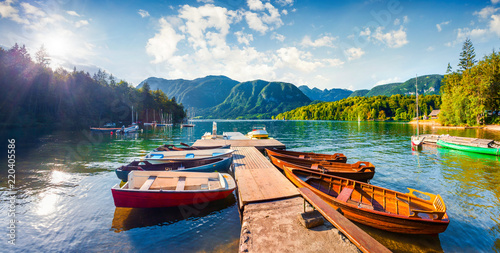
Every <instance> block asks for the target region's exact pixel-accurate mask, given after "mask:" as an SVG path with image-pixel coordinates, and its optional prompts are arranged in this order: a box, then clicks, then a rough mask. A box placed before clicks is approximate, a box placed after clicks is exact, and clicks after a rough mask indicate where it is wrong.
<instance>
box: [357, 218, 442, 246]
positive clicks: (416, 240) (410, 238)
mask: <svg viewBox="0 0 500 253" xmlns="http://www.w3.org/2000/svg"><path fill="white" fill-rule="evenodd" d="M356 225H358V226H359V227H360V228H362V229H363V230H364V231H365V232H367V233H368V234H369V235H371V236H372V237H373V238H375V239H376V240H377V241H379V242H380V243H382V244H383V245H385V246H386V247H387V248H389V249H390V250H391V251H392V252H443V248H442V247H441V241H440V240H439V236H437V235H405V234H397V233H391V232H388V231H384V230H380V229H376V228H372V227H369V226H366V225H363V224H360V223H356Z"/></svg>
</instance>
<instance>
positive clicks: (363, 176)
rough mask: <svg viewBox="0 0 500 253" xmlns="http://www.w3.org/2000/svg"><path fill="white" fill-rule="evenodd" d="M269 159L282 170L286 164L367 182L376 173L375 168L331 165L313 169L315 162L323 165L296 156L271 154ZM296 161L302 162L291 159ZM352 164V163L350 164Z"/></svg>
mask: <svg viewBox="0 0 500 253" xmlns="http://www.w3.org/2000/svg"><path fill="white" fill-rule="evenodd" d="M269 159H271V162H272V163H273V164H274V165H275V166H276V167H278V168H280V169H281V170H284V166H288V167H292V168H296V169H305V170H312V171H316V172H323V173H326V174H329V175H334V176H338V177H343V178H349V179H353V180H358V181H363V182H367V181H368V180H370V179H372V178H373V176H374V175H375V169H374V168H373V169H371V168H370V169H367V170H365V171H353V170H347V169H340V168H339V169H335V167H331V166H326V165H325V166H324V168H325V170H324V171H322V170H320V169H311V166H312V165H313V164H315V163H316V164H318V163H319V164H320V165H322V164H321V163H320V162H319V161H311V160H305V161H304V160H303V159H298V158H297V159H295V158H283V157H275V156H273V155H269ZM290 160H291V161H294V160H295V161H296V162H301V163H300V164H298V163H293V162H291V161H290ZM330 164H335V163H330ZM338 164H339V165H342V166H345V167H347V164H344V163H338ZM349 165H351V164H349Z"/></svg>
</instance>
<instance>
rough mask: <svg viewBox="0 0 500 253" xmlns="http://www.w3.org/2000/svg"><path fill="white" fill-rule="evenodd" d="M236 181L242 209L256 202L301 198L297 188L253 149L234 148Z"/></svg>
mask: <svg viewBox="0 0 500 253" xmlns="http://www.w3.org/2000/svg"><path fill="white" fill-rule="evenodd" d="M234 149H235V150H236V151H235V152H234V154H233V162H234V166H235V179H236V181H237V183H238V193H239V195H240V196H239V197H240V207H242V206H244V205H246V204H249V203H255V202H262V201H269V200H276V199H283V198H290V197H294V196H299V193H298V192H297V190H296V188H295V186H294V185H293V184H292V183H290V181H288V179H286V177H284V176H283V175H282V174H281V173H280V172H279V171H278V170H277V169H276V168H275V167H274V165H272V164H271V162H269V160H267V159H266V158H265V157H264V155H262V154H261V153H260V152H259V151H258V150H257V149H255V148H253V147H234Z"/></svg>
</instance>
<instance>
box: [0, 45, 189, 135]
mask: <svg viewBox="0 0 500 253" xmlns="http://www.w3.org/2000/svg"><path fill="white" fill-rule="evenodd" d="M35 61H36V62H34V61H33V60H32V59H31V57H30V55H29V54H28V51H27V50H26V47H25V46H22V47H20V46H18V45H17V44H15V45H14V46H13V47H12V48H11V49H9V50H4V49H2V48H0V85H1V88H2V91H3V92H2V93H0V121H1V122H2V123H1V126H2V127H29V126H49V127H54V126H59V127H65V128H88V127H89V126H100V125H102V124H104V123H106V122H123V123H124V124H125V123H130V121H131V108H132V106H133V107H134V111H137V110H138V111H139V112H141V113H144V111H145V110H146V109H148V108H149V109H151V110H152V109H155V110H156V111H159V110H163V111H164V112H165V113H171V114H172V115H173V119H174V120H175V121H180V120H181V119H182V118H183V117H184V108H183V107H182V106H181V105H178V104H177V103H176V102H175V100H174V99H169V98H168V97H167V96H166V95H165V94H164V93H163V92H162V91H151V90H148V89H135V88H133V87H132V86H130V85H129V84H128V83H127V82H125V81H119V82H117V81H116V79H115V78H114V77H113V75H108V74H107V73H106V72H104V71H99V72H98V73H96V74H94V75H93V76H91V75H90V74H89V73H85V72H83V71H77V70H76V69H73V71H70V72H68V71H66V70H64V69H62V68H59V69H57V70H55V71H54V70H52V69H51V68H49V67H48V63H49V58H48V57H47V54H46V53H45V52H44V50H43V49H40V51H39V52H38V53H37V55H36V60H35Z"/></svg>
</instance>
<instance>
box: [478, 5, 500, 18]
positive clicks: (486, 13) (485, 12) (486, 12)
mask: <svg viewBox="0 0 500 253" xmlns="http://www.w3.org/2000/svg"><path fill="white" fill-rule="evenodd" d="M499 9H500V8H493V7H491V6H488V7H484V8H483V9H481V10H480V11H475V12H474V13H473V14H474V15H477V16H479V17H480V18H481V19H487V18H489V17H490V16H491V15H493V14H494V13H495V12H497V11H498V10H499Z"/></svg>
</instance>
